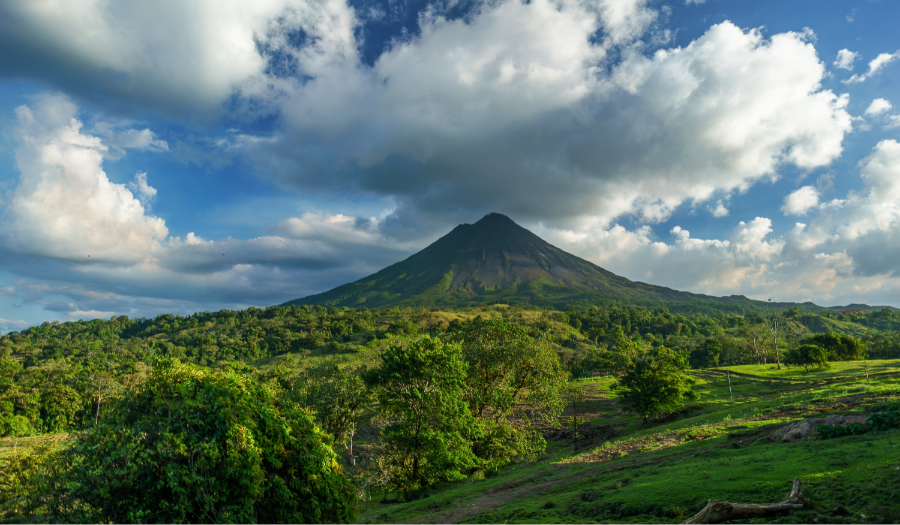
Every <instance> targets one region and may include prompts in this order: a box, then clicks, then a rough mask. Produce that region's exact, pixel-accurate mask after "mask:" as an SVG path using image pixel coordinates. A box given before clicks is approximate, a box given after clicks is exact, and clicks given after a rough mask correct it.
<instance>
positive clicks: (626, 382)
mask: <svg viewBox="0 0 900 525" xmlns="http://www.w3.org/2000/svg"><path fill="white" fill-rule="evenodd" d="M685 368H686V364H685V362H684V359H683V358H682V357H681V356H679V355H678V354H676V353H675V352H673V351H672V350H670V349H668V348H665V347H660V348H657V349H654V350H653V351H651V352H650V353H648V354H644V355H643V356H641V357H639V358H638V359H636V360H635V361H634V362H633V363H632V364H631V365H630V366H629V367H628V368H627V369H626V370H625V374H624V375H623V376H622V377H621V378H619V380H618V383H617V384H616V388H619V389H621V390H622V393H621V394H620V395H621V400H622V403H623V404H624V405H625V406H626V407H627V408H628V410H629V411H631V412H633V413H635V414H638V415H639V416H641V418H643V420H644V423H646V422H647V421H648V420H649V418H651V417H656V416H658V415H660V414H662V413H664V412H671V411H672V410H675V409H677V408H678V407H680V406H681V405H682V404H683V401H684V399H693V397H694V394H693V392H692V391H691V384H692V380H691V378H689V377H688V376H686V375H685V374H684V369H685Z"/></svg>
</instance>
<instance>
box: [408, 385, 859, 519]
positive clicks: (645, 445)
mask: <svg viewBox="0 0 900 525" xmlns="http://www.w3.org/2000/svg"><path fill="white" fill-rule="evenodd" d="M860 400H861V396H846V397H845V398H837V399H835V401H837V402H838V403H836V404H835V405H838V406H840V408H841V409H846V405H845V404H843V405H842V404H840V401H844V402H850V404H856V403H858V402H859V401H860ZM829 408H831V407H828V406H826V407H818V410H814V411H813V412H814V413H815V412H818V413H823V412H828V411H829ZM798 415H800V414H798V413H797V412H796V411H795V410H791V409H787V410H780V411H776V412H772V413H770V414H765V415H760V416H755V417H751V418H746V419H740V420H734V421H725V422H721V423H714V424H710V425H702V426H696V427H690V428H685V429H679V430H674V431H671V432H665V433H662V434H655V435H651V436H646V437H642V438H637V439H632V440H628V441H624V442H622V443H617V444H615V445H612V446H608V447H605V448H603V449H600V450H595V451H593V452H588V453H586V454H582V455H579V456H576V457H574V458H571V459H569V460H567V461H565V462H563V463H561V464H557V465H551V466H548V467H546V468H544V469H541V470H539V471H537V472H534V473H532V474H530V475H528V476H525V477H522V478H519V479H516V480H513V481H510V482H507V483H504V484H503V485H500V486H498V487H495V488H493V489H490V490H488V491H486V492H485V493H484V494H482V495H480V496H478V497H475V498H470V499H466V500H463V501H461V502H459V503H457V506H456V507H455V508H452V509H450V510H446V511H443V512H437V513H432V514H425V515H420V516H416V517H415V518H414V519H413V520H412V521H414V522H417V523H459V522H461V521H464V520H466V519H468V518H471V517H473V516H477V515H479V514H483V513H485V512H488V511H490V510H493V509H495V508H497V507H500V506H502V505H504V504H506V503H508V502H510V501H512V500H515V499H519V498H523V497H527V496H529V495H531V494H537V493H540V492H544V491H547V490H550V489H553V488H555V487H558V486H561V485H566V484H569V483H573V482H576V481H580V480H582V479H585V478H589V477H591V476H594V475H596V474H598V473H600V472H605V471H609V470H616V469H624V468H629V467H634V466H636V465H638V464H640V465H646V464H648V463H652V464H657V465H658V464H662V463H666V462H668V461H672V460H674V459H677V458H681V457H683V456H685V455H693V454H698V453H701V452H703V451H705V450H707V448H708V447H703V448H699V449H697V448H694V449H691V450H688V451H685V452H682V453H678V454H671V455H668V456H664V457H662V458H654V459H647V458H648V455H650V454H655V453H658V452H661V451H664V450H666V449H668V448H671V447H673V446H677V445H679V444H681V443H683V442H684V438H685V436H687V435H688V434H693V436H694V439H697V440H702V439H704V438H705V437H707V436H704V435H703V433H702V432H703V431H704V430H710V429H715V428H722V427H730V426H739V425H742V424H746V423H751V422H758V421H768V420H772V421H775V420H779V419H785V418H790V417H797V416H798ZM803 415H806V416H810V415H814V414H809V413H807V414H803ZM771 431H772V429H771V427H769V428H768V429H761V430H760V432H759V433H757V434H751V435H744V436H742V440H752V439H754V438H756V437H759V436H760V435H763V434H766V433H768V432H771ZM698 432H699V434H698ZM711 436H712V434H709V437H711ZM731 442H735V443H737V442H739V440H738V439H737V438H735V439H732V440H728V441H727V442H726V443H731ZM726 446H727V445H726ZM642 452H643V453H645V454H646V455H643V456H641V458H640V459H635V460H631V461H623V462H616V463H614V464H606V465H600V466H597V467H595V468H590V469H588V470H582V471H579V472H577V473H574V474H570V475H566V474H565V470H567V469H571V468H573V467H574V466H575V465H576V464H579V463H607V462H609V461H613V460H616V459H619V458H622V457H624V456H628V455H632V454H638V453H642ZM556 473H558V477H556V478H554V479H551V480H548V481H542V482H538V483H534V484H529V481H531V480H534V479H538V478H545V477H549V476H553V475H554V474H556Z"/></svg>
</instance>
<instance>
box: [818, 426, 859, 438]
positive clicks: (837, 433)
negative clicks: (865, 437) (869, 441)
mask: <svg viewBox="0 0 900 525" xmlns="http://www.w3.org/2000/svg"><path fill="white" fill-rule="evenodd" d="M865 433H866V427H865V425H861V424H859V423H851V424H849V425H819V426H817V427H816V434H818V435H819V439H831V438H838V437H844V436H860V435H862V434H865Z"/></svg>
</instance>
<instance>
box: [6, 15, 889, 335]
mask: <svg viewBox="0 0 900 525" xmlns="http://www.w3.org/2000/svg"><path fill="white" fill-rule="evenodd" d="M898 19H900V4H898V3H896V2H893V1H890V0H883V1H875V0H860V1H850V0H840V1H832V0H792V1H791V2H784V1H783V0H779V1H770V0H757V1H754V2H743V1H735V0H687V1H685V0H672V1H668V2H667V1H657V0H556V1H551V0H530V1H528V2H522V1H521V0H492V1H470V0H436V1H435V2H420V1H413V0H349V1H348V0H257V1H254V2H244V1H239V0H215V1H214V0H196V1H193V2H181V1H174V0H173V1H166V0H159V1H157V2H151V3H148V2H124V3H123V2H110V1H106V0H71V1H68V2H57V1H55V0H22V1H17V0H10V1H6V2H2V3H0V332H6V331H11V330H20V329H22V328H25V327H27V326H31V325H34V324H39V323H41V322H44V321H52V320H60V321H67V320H75V319H91V318H109V317H111V316H117V315H128V316H131V317H152V316H155V315H159V314H162V313H180V314H188V313H191V312H195V311H214V310H219V309H223V308H229V309H240V308H246V307H249V306H268V305H272V304H278V303H282V302H285V301H288V300H291V299H296V298H298V297H303V296H306V295H309V294H313V293H318V292H322V291H326V290H329V289H331V288H333V287H335V286H338V285H340V284H344V283H346V282H350V281H353V280H356V279H358V278H361V277H364V276H366V275H368V274H371V273H374V272H375V271H377V270H379V269H381V268H383V267H385V266H387V265H389V264H392V263H394V262H397V261H399V260H402V259H404V258H405V257H407V256H409V255H411V254H412V253H415V252H416V251H418V250H420V249H422V248H424V247H425V246H427V245H428V244H430V243H431V242H434V241H435V240H436V239H437V238H439V237H440V236H441V235H443V234H445V233H446V232H448V231H449V230H450V229H452V228H453V227H454V226H455V225H457V224H460V223H473V222H475V221H477V220H478V219H480V218H481V217H482V216H484V215H485V214H487V213H490V212H499V213H503V214H506V215H508V216H509V217H511V218H512V219H513V220H515V221H516V222H517V223H519V224H520V225H522V226H524V227H526V228H529V229H530V230H532V231H533V232H535V233H536V234H538V235H540V236H541V237H543V238H544V239H546V240H548V241H549V242H551V243H553V244H555V245H557V246H559V247H560V248H562V249H564V250H567V251H569V252H571V253H574V254H575V255H578V256H580V257H583V258H585V259H587V260H590V261H592V262H594V263H596V264H598V265H600V266H603V267H604V268H607V269H608V270H610V271H613V272H615V273H617V274H619V275H623V276H625V277H628V278H629V279H633V280H638V281H644V282H648V283H652V284H657V285H663V286H668V287H672V288H676V289H680V290H686V291H691V292H696V293H705V294H712V295H732V294H743V295H746V296H748V297H751V298H755V299H769V298H771V299H772V300H776V301H813V302H815V303H817V304H821V305H829V306H830V305H844V304H851V303H867V304H871V305H892V306H898V307H900V272H898V270H900V142H898V140H900V90H898V86H900V33H898V32H897V31H896V28H895V25H896V20H898Z"/></svg>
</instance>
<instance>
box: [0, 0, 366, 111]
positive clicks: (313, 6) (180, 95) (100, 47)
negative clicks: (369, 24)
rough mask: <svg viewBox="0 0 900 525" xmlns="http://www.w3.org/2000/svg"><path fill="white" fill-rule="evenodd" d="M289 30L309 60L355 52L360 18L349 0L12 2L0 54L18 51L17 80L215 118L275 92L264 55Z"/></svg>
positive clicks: (0, 13)
mask: <svg viewBox="0 0 900 525" xmlns="http://www.w3.org/2000/svg"><path fill="white" fill-rule="evenodd" d="M282 24H287V25H290V26H291V29H294V30H296V29H298V28H299V29H302V30H303V31H305V32H306V34H307V35H308V36H309V37H310V40H311V41H314V42H315V43H314V44H312V45H311V46H310V48H309V49H306V50H305V51H304V52H305V53H306V54H307V55H309V56H312V55H315V54H317V53H318V54H319V55H321V54H322V53H328V52H332V51H335V50H336V47H335V46H337V47H339V48H340V50H339V51H340V52H346V53H351V54H354V53H355V48H353V47H347V46H346V43H347V42H352V40H353V38H352V32H353V28H354V27H355V25H356V18H355V15H354V13H353V10H352V9H350V8H349V7H348V6H347V4H346V2H344V1H342V0H308V1H307V0H256V1H253V2H243V1H237V0H232V1H224V0H197V1H192V2H188V3H185V2H180V1H175V0H161V1H158V2H153V3H129V4H118V5H110V4H109V3H108V2H103V1H97V0H72V1H67V2H57V1H54V0H18V1H16V0H12V1H8V2H3V3H2V4H0V46H2V47H4V48H8V49H16V51H17V55H18V57H17V60H9V61H7V62H6V67H7V68H8V69H10V71H8V73H11V74H12V75H13V76H21V75H22V74H30V75H38V76H41V77H44V78H47V79H49V80H50V81H51V82H53V83H54V84H55V85H56V86H57V87H60V88H65V89H67V91H70V92H77V93H79V94H80V95H82V96H85V97H93V98H97V99H101V100H104V99H108V98H115V99H118V100H120V101H127V102H128V103H130V104H138V105H150V106H152V107H155V108H159V109H163V110H166V111H171V112H174V113H177V114H185V113H186V114H209V113H211V112H217V111H219V110H220V105H221V103H222V102H223V101H224V100H226V99H227V98H228V97H230V96H232V95H233V94H235V93H236V92H238V93H244V94H247V95H251V96H255V95H257V94H258V93H259V92H260V90H263V91H266V90H268V89H270V87H271V83H270V82H266V80H265V76H266V68H267V66H268V65H269V64H268V61H267V59H266V57H265V56H263V55H262V54H261V53H260V47H261V48H263V49H265V50H266V51H267V52H276V51H280V50H281V49H282V48H283V47H284V44H285V40H284V38H283V36H284V34H283V32H282V31H281V30H280V29H279V28H280V26H281V25H282ZM160 28H165V31H160ZM341 46H343V47H341ZM313 61H314V60H313Z"/></svg>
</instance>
